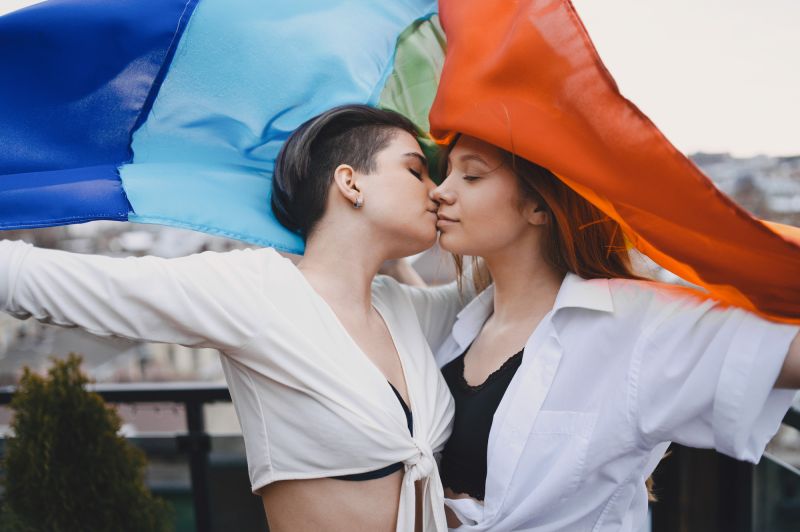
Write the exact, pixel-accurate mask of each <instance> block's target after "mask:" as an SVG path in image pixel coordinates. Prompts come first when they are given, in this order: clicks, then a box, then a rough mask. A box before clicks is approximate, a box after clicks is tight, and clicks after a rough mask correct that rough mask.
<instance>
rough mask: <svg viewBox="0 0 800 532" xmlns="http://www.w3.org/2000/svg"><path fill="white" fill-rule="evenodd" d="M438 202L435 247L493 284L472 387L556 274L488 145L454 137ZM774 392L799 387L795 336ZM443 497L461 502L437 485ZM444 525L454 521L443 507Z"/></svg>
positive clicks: (524, 328) (527, 324)
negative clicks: (475, 264) (472, 261)
mask: <svg viewBox="0 0 800 532" xmlns="http://www.w3.org/2000/svg"><path fill="white" fill-rule="evenodd" d="M433 198H434V199H435V200H436V201H437V202H438V203H439V204H440V207H439V211H438V214H439V222H438V224H437V226H438V228H439V230H440V231H441V235H440V238H439V243H440V245H441V246H442V248H444V249H445V250H446V251H449V252H451V253H455V254H459V255H472V256H479V257H482V258H483V259H484V260H485V262H486V265H487V266H488V269H489V272H490V273H491V276H492V279H493V281H494V285H495V294H494V313H493V314H492V316H491V317H490V318H489V319H488V320H487V322H486V324H485V325H484V327H483V329H482V330H481V332H480V334H479V335H478V337H477V338H476V340H475V342H474V343H473V344H472V346H471V348H470V349H469V351H468V353H467V354H466V356H465V359H464V377H465V379H466V381H467V382H468V383H469V384H472V385H477V384H480V383H482V382H484V381H485V380H486V378H487V377H488V376H489V375H490V374H491V373H493V372H494V371H496V370H497V369H498V368H499V367H500V366H501V365H502V364H503V362H505V361H506V360H507V359H508V358H509V357H510V356H512V355H513V354H514V353H516V352H517V351H519V350H520V349H521V348H522V347H523V346H524V345H525V342H526V341H527V339H528V337H529V336H530V335H531V334H532V332H533V330H534V329H535V328H536V326H537V325H538V323H539V322H540V321H541V319H542V318H543V317H544V315H545V314H546V313H547V312H549V311H550V309H551V308H552V307H553V304H554V303H555V298H556V295H557V293H558V290H559V288H560V285H561V281H562V279H563V276H562V274H561V273H559V272H558V271H556V270H555V269H554V268H553V267H552V266H550V265H549V264H548V263H547V262H546V261H545V260H544V259H543V255H542V252H541V246H542V235H543V231H544V227H545V225H546V224H548V223H550V220H549V218H548V215H547V214H546V213H545V212H542V211H538V212H537V208H538V207H539V206H538V205H537V204H535V203H533V202H531V201H523V200H521V198H520V193H519V189H518V185H517V178H516V176H515V175H514V173H513V171H512V170H511V169H510V168H509V167H508V165H507V164H505V163H504V159H503V157H502V155H501V152H500V151H499V150H498V149H497V148H496V147H494V146H492V145H491V144H487V143H485V142H483V141H480V140H478V139H475V138H472V137H469V136H462V137H461V138H460V139H459V140H458V142H457V144H456V145H455V147H454V148H453V150H452V151H451V152H450V156H449V159H448V173H447V177H446V179H445V180H444V181H443V182H442V184H441V185H440V186H439V187H437V188H436V189H435V190H434V192H433ZM775 386H776V387H786V388H798V387H800V336H798V337H795V339H794V341H793V342H792V345H791V347H790V349H789V353H788V355H787V357H786V362H785V363H784V366H783V370H782V371H781V373H780V376H779V377H778V380H777V382H776V384H775ZM445 494H446V495H447V497H449V498H463V497H468V495H466V494H459V493H454V492H453V491H452V490H449V489H447V488H445ZM447 514H448V525H449V526H451V527H455V526H457V525H458V524H459V523H458V520H457V518H456V517H455V515H454V514H453V513H452V512H451V511H450V510H449V508H448V509H447Z"/></svg>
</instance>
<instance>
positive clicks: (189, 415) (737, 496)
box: [0, 383, 800, 532]
mask: <svg viewBox="0 0 800 532" xmlns="http://www.w3.org/2000/svg"><path fill="white" fill-rule="evenodd" d="M89 389H90V390H92V391H95V392H97V393H99V394H100V395H101V396H102V397H103V398H104V399H105V400H106V401H107V402H109V403H117V404H143V403H174V404H180V405H183V408H184V409H185V413H186V431H185V432H184V433H180V434H176V435H175V436H168V437H135V438H131V441H132V442H133V443H134V444H135V445H137V446H139V447H141V448H142V449H144V450H145V452H146V453H147V454H148V456H149V457H151V458H152V457H154V456H169V457H175V456H181V455H183V456H185V457H187V458H188V464H189V471H190V479H191V487H190V489H191V498H192V509H193V513H194V519H193V521H194V526H195V530H197V531H199V532H210V531H211V530H212V529H214V528H217V527H214V526H213V525H212V523H215V522H219V521H220V520H219V519H214V516H212V508H214V507H215V505H214V504H213V503H212V500H211V499H212V498H211V496H210V484H209V455H210V453H211V451H212V442H213V444H214V445H225V444H226V443H225V442H227V444H230V443H231V441H230V440H236V442H239V443H240V440H241V437H239V436H236V437H227V438H226V437H213V438H212V437H211V436H209V434H208V433H207V432H206V428H205V419H204V415H203V407H204V406H205V405H207V404H211V403H219V402H230V400H231V398H230V394H229V392H228V389H227V388H226V387H225V386H224V385H203V384H198V383H155V384H149V383H136V384H97V385H92V386H90V387H89ZM13 393H14V389H13V387H0V405H7V404H8V403H9V402H10V401H11V398H12V396H13ZM784 424H785V425H787V426H790V427H792V428H794V429H796V430H800V410H797V409H792V410H790V411H789V412H788V413H787V414H786V417H785V418H784ZM0 443H2V439H0ZM2 449H3V446H0V452H2ZM234 453H235V454H237V456H239V458H240V460H238V461H237V462H236V464H235V468H236V469H237V470H241V471H239V473H242V474H239V478H240V479H241V483H242V484H244V486H243V489H242V490H241V493H249V483H247V475H246V465H245V462H244V455H243V451H241V450H240V449H239V448H237V449H235V450H234ZM655 479H656V494H657V495H658V497H659V502H657V503H655V504H654V505H653V507H652V510H653V511H652V515H653V522H652V530H653V532H666V531H669V532H695V531H712V530H725V531H731V532H754V531H760V530H771V531H774V532H780V531H782V530H784V528H783V526H784V523H786V528H785V530H798V529H800V471H798V470H797V469H795V468H794V467H792V466H790V465H787V464H784V463H782V462H781V461H779V460H777V459H775V458H774V457H771V456H769V455H766V456H765V457H764V459H763V460H762V461H761V463H760V464H759V465H757V466H755V465H753V464H749V463H745V462H739V461H737V460H733V459H731V458H728V457H726V456H723V455H721V454H718V453H715V452H714V451H708V450H699V449H689V448H685V447H681V446H675V445H673V449H672V454H671V455H670V456H669V457H668V458H666V459H665V460H664V461H663V462H662V463H661V464H660V465H659V467H658V469H657V470H656V474H655ZM236 482H239V481H238V480H237V481H236ZM224 495H225V494H222V495H221V496H224ZM237 497H238V496H237ZM230 504H233V505H236V508H235V509H234V508H226V509H225V511H228V512H233V511H238V510H239V508H240V507H241V506H242V505H245V506H249V509H250V510H251V515H254V516H256V517H255V519H256V520H259V521H260V522H261V523H263V522H264V520H263V513H258V514H253V513H252V509H253V507H254V506H255V505H256V504H257V505H258V507H259V508H260V501H259V500H257V498H256V497H253V496H250V497H248V498H247V500H246V501H241V500H240V499H238V498H237V499H236V502H232V503H230ZM776 504H777V507H778V510H777V515H776V510H774V508H773V507H775V506H776ZM795 518H796V520H795ZM766 521H769V524H765V522H766ZM775 523H777V524H775ZM793 526H794V528H792V527H793ZM219 528H220V529H222V527H219ZM264 528H265V529H266V526H265V525H264Z"/></svg>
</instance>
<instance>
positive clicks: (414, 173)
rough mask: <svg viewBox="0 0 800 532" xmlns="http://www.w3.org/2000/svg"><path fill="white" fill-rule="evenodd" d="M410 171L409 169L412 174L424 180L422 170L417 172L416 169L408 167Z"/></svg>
mask: <svg viewBox="0 0 800 532" xmlns="http://www.w3.org/2000/svg"><path fill="white" fill-rule="evenodd" d="M408 171H409V172H411V174H412V175H413V176H414V177H416V178H417V179H419V180H420V181H422V174H421V173H420V172H417V171H416V170H412V169H410V168H409V169H408Z"/></svg>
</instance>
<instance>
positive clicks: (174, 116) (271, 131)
mask: <svg viewBox="0 0 800 532" xmlns="http://www.w3.org/2000/svg"><path fill="white" fill-rule="evenodd" d="M435 9H436V2H435V1H432V0H403V1H393V2H375V1H373V0H349V1H342V0H294V1H292V2H286V1H285V0H203V1H202V2H201V3H200V4H199V5H198V7H197V9H196V10H195V13H194V15H193V17H192V19H191V21H190V22H189V24H188V26H187V28H186V31H185V33H184V36H183V38H182V39H181V42H180V44H179V46H178V50H177V52H176V54H175V59H174V60H173V62H172V64H171V66H170V69H169V71H168V72H167V76H166V78H165V79H164V82H163V84H162V86H161V90H160V92H159V94H158V97H157V98H156V101H155V103H154V104H153V109H152V112H151V113H150V116H149V117H148V119H147V121H145V123H144V124H143V125H142V127H141V128H139V129H138V130H137V131H136V133H135V134H134V137H133V151H134V158H133V162H132V164H129V165H125V166H123V167H122V168H121V170H120V175H121V177H122V180H123V183H124V185H125V190H126V192H127V194H128V198H129V200H130V202H131V205H132V206H133V210H134V212H135V214H132V215H131V217H130V219H131V221H138V222H149V221H155V222H157V223H170V224H173V225H180V226H182V227H190V228H196V229H198V230H203V231H208V232H214V233H217V234H225V235H228V236H233V237H234V238H239V239H241V240H245V241H249V242H254V243H258V244H261V245H273V246H275V247H278V248H280V249H284V250H287V251H292V252H300V251H302V249H303V242H302V239H300V238H299V237H298V236H297V235H295V234H292V233H290V232H289V231H287V230H286V229H284V228H283V227H282V226H281V225H280V224H279V223H278V222H277V221H276V220H275V218H274V217H273V215H272V212H271V209H270V208H269V194H270V186H271V176H272V169H273V164H274V160H275V157H276V155H277V153H278V151H279V149H280V147H281V145H282V144H283V142H284V141H285V140H286V138H287V137H288V136H289V134H290V133H291V132H292V131H293V130H294V129H295V128H297V126H299V125H300V124H301V123H302V122H304V121H306V120H307V119H309V118H310V117H312V116H314V115H316V114H318V113H320V112H322V111H325V110H327V109H329V108H331V107H334V106H336V105H341V104H345V103H373V104H374V103H376V102H375V100H376V99H377V95H378V94H380V90H381V89H382V87H383V84H384V83H385V80H386V78H387V76H388V74H389V72H390V71H391V69H392V61H393V58H394V52H395V47H396V43H397V37H398V36H399V35H400V33H401V32H402V31H403V30H404V29H405V28H406V27H408V26H409V25H410V24H412V23H413V22H414V21H415V20H417V19H419V18H423V17H427V16H430V14H431V12H433V11H435ZM167 182H168V183H167ZM165 191H169V194H165Z"/></svg>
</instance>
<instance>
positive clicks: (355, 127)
mask: <svg viewBox="0 0 800 532" xmlns="http://www.w3.org/2000/svg"><path fill="white" fill-rule="evenodd" d="M397 130H400V131H406V132H408V133H410V134H412V135H414V136H415V137H416V136H417V135H419V134H420V132H419V130H418V129H417V127H416V126H415V125H414V123H413V122H411V121H410V120H409V119H408V118H406V117H404V116H403V115H401V114H398V113H395V112H394V111H387V110H382V109H375V108H374V107H369V106H367V105H343V106H340V107H335V108H333V109H331V110H329V111H326V112H324V113H322V114H320V115H318V116H316V117H314V118H312V119H311V120H308V121H307V122H305V123H304V124H303V125H301V126H300V127H299V128H297V130H295V131H294V133H292V134H291V135H290V136H289V138H288V140H287V141H286V143H285V144H284V145H283V147H282V148H281V151H280V153H278V158H277V160H276V161H275V172H274V174H273V177H272V200H271V204H272V212H273V213H275V217H276V218H277V219H278V221H279V222H280V223H281V224H282V225H283V226H284V227H286V228H287V229H289V230H290V231H293V232H295V233H297V234H299V235H300V236H302V237H303V239H304V240H305V239H307V238H308V236H309V235H310V234H311V232H312V231H313V230H314V227H315V226H316V224H317V222H319V220H320V219H321V218H322V215H323V214H324V213H325V202H326V201H327V199H328V190H329V189H330V185H331V183H332V182H333V172H334V170H335V169H336V167H337V166H339V165H340V164H349V165H350V166H352V167H353V169H355V170H356V171H358V172H362V173H369V172H373V171H375V156H376V155H377V154H378V153H379V152H380V151H381V150H383V149H384V148H385V147H386V146H387V145H388V144H389V142H390V141H391V140H392V139H393V138H394V135H395V134H396V133H397Z"/></svg>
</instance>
